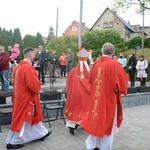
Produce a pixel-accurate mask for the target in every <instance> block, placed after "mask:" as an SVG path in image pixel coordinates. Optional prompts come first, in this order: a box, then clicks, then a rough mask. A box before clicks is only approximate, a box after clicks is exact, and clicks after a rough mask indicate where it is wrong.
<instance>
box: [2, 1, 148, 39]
mask: <svg viewBox="0 0 150 150" xmlns="http://www.w3.org/2000/svg"><path fill="white" fill-rule="evenodd" d="M0 4H1V8H0V27H2V28H5V29H6V30H9V29H12V30H13V29H14V28H17V27H18V28H19V29H20V32H21V35H22V37H23V36H24V35H25V34H31V35H36V33H37V32H39V33H41V34H42V35H43V36H45V37H47V35H48V31H49V28H50V26H52V27H53V28H54V30H55V32H56V14H57V13H56V12H57V7H58V9H59V11H58V25H59V27H58V35H62V33H63V32H64V31H65V30H66V28H67V27H68V26H69V25H70V24H71V22H72V21H73V20H76V21H79V14H80V0H0ZM111 4H112V0H83V17H82V21H83V22H85V25H86V26H87V27H89V28H90V27H92V25H93V24H94V23H95V22H96V20H97V19H98V18H99V16H100V15H101V14H102V13H103V11H104V10H105V9H106V8H107V7H109V8H110V9H111ZM135 7H138V6H135ZM135 7H134V8H133V7H132V9H129V10H128V11H126V12H125V13H124V14H123V13H120V14H119V15H120V16H121V17H122V18H123V19H124V20H126V21H127V22H128V21H130V24H141V25H142V15H137V14H136V13H135ZM145 25H146V26H150V17H148V15H145Z"/></svg>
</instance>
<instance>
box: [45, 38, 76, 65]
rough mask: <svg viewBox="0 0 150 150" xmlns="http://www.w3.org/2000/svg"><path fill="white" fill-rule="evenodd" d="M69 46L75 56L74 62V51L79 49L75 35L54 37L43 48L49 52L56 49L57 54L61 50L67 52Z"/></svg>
mask: <svg viewBox="0 0 150 150" xmlns="http://www.w3.org/2000/svg"><path fill="white" fill-rule="evenodd" d="M68 48H71V49H72V52H73V53H74V56H75V63H76V59H77V58H76V53H77V51H78V49H79V47H78V44H77V43H76V37H75V36H63V37H54V38H52V39H50V40H48V42H47V43H46V45H45V49H48V50H49V51H50V52H52V51H53V50H56V53H57V55H58V56H60V55H61V52H65V53H67V49H68Z"/></svg>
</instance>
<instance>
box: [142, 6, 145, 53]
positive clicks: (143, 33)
mask: <svg viewBox="0 0 150 150" xmlns="http://www.w3.org/2000/svg"><path fill="white" fill-rule="evenodd" d="M144 5H145V4H144V3H142V9H143V10H142V11H143V13H142V15H143V20H142V54H143V55H144V15H145V8H144Z"/></svg>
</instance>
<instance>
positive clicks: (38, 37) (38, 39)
mask: <svg viewBox="0 0 150 150" xmlns="http://www.w3.org/2000/svg"><path fill="white" fill-rule="evenodd" d="M39 45H44V42H43V37H42V35H41V34H40V33H39V32H38V33H37V34H36V47H38V46H39Z"/></svg>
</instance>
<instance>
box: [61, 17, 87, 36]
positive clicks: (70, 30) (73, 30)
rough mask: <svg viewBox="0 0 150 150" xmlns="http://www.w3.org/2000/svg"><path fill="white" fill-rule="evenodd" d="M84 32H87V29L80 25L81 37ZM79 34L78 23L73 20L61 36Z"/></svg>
mask: <svg viewBox="0 0 150 150" xmlns="http://www.w3.org/2000/svg"><path fill="white" fill-rule="evenodd" d="M86 31H89V28H88V27H86V26H85V23H82V35H84V33H85V32H86ZM78 34H79V22H77V21H75V20H73V21H72V23H71V24H70V25H69V26H68V27H67V29H66V30H65V31H64V32H63V35H78Z"/></svg>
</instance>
